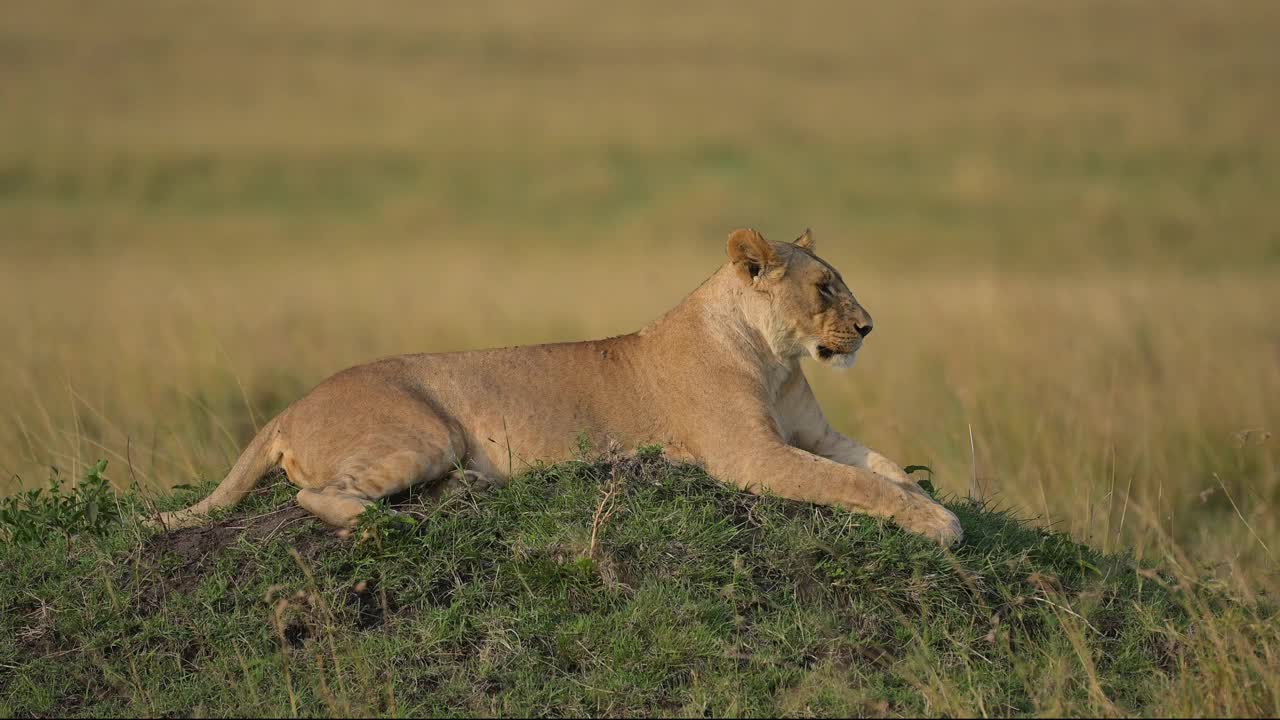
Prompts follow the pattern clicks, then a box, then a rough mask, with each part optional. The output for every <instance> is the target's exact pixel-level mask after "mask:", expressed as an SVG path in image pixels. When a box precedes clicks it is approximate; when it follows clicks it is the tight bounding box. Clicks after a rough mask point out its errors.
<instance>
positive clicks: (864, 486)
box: [707, 440, 964, 547]
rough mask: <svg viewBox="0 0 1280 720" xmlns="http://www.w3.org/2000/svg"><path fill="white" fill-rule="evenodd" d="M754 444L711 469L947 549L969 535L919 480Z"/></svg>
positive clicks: (712, 462) (716, 459) (711, 463)
mask: <svg viewBox="0 0 1280 720" xmlns="http://www.w3.org/2000/svg"><path fill="white" fill-rule="evenodd" d="M750 447H751V448H752V450H751V451H750V452H748V453H741V452H734V453H727V454H725V455H723V456H722V455H720V454H719V453H716V454H715V455H713V456H712V457H708V458H707V469H708V470H709V471H711V473H712V474H713V475H716V476H717V477H720V478H722V479H724V480H728V481H730V482H732V483H733V484H734V485H737V486H738V487H740V488H743V489H744V490H747V491H749V492H754V493H762V492H768V493H772V494H774V495H778V496H780V497H784V498H788V499H790V500H801V501H804V502H811V503H817V504H819V505H837V506H840V507H843V508H845V509H847V510H854V511H856V512H862V513H867V514H868V515H875V516H877V517H883V518H888V519H890V520H892V521H893V522H895V523H897V524H898V525H901V526H902V527H904V528H906V529H907V530H910V531H911V532H914V533H918V534H920V535H924V536H925V537H928V538H932V539H933V540H935V541H937V542H939V543H940V544H942V545H943V546H944V547H945V546H949V545H952V544H954V543H955V542H957V541H959V540H960V539H961V537H963V535H964V533H963V531H962V529H961V527H960V521H959V519H957V518H956V516H955V515H954V514H953V513H952V512H951V511H950V510H947V509H946V508H945V507H943V506H942V505H941V504H940V503H938V502H937V501H935V500H934V499H933V498H931V497H929V496H928V495H927V494H926V493H925V492H924V491H923V490H921V489H920V488H919V487H917V486H916V485H915V483H911V482H906V483H902V482H896V481H894V480H892V479H890V478H889V477H887V476H884V475H880V474H878V473H876V472H873V471H870V470H867V469H864V468H860V467H855V466H852V465H847V464H842V463H837V462H834V461H832V460H830V459H827V458H825V457H820V456H818V455H815V454H812V453H809V452H806V451H804V450H801V449H799V448H796V447H793V446H790V445H786V444H784V443H782V442H775V441H769V440H762V441H761V442H758V443H752V444H751V446H750ZM899 472H900V473H901V471H899ZM904 477H905V476H904Z"/></svg>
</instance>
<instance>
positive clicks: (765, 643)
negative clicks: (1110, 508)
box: [0, 455, 1280, 716]
mask: <svg viewBox="0 0 1280 720" xmlns="http://www.w3.org/2000/svg"><path fill="white" fill-rule="evenodd" d="M291 492H292V491H291V489H290V488H289V487H288V486H287V485H286V484H284V483H283V482H281V481H279V479H278V478H277V479H276V480H275V481H274V482H268V483H264V486H263V487H262V488H261V489H260V490H258V491H257V492H256V493H255V494H254V495H253V496H252V498H251V499H250V500H249V501H247V502H246V503H244V504H243V505H242V506H241V507H239V508H238V509H237V510H236V511H235V512H234V513H233V514H230V515H227V516H224V517H221V518H220V519H218V520H217V521H216V522H214V523H212V524H211V525H209V526H207V527H204V528H198V529H192V530H185V531H180V532H175V533H171V534H168V535H157V534H153V533H150V532H148V531H144V530H142V529H140V528H139V526H138V525H137V523H136V517H137V516H138V512H139V511H138V509H137V506H138V505H139V504H140V503H139V501H138V500H137V499H136V497H135V496H126V497H124V498H120V499H118V503H117V505H118V506H119V507H120V508H121V512H120V515H121V517H122V518H123V519H122V520H121V521H119V522H117V523H115V524H112V525H111V526H110V527H108V528H106V529H105V530H102V531H101V532H88V531H85V532H80V533H78V534H77V533H73V532H65V533H58V532H52V531H50V532H46V533H44V537H43V539H42V540H40V541H39V542H34V543H33V542H19V541H17V540H16V539H14V537H11V538H10V541H9V542H6V543H5V544H4V545H3V546H2V547H0V567H3V570H2V571H0V573H2V575H0V580H2V582H0V610H2V611H3V612H2V613H0V618H2V619H0V715H31V714H35V715H41V714H58V715H62V714H73V715H104V714H113V715H168V714H172V715H193V714H195V715H202V714H212V715H243V714H251V715H285V714H299V715H330V714H341V715H364V714H409V715H459V714H460V715H648V714H654V715H656V714H662V715H672V714H675V715H695V716H706V715H757V716H776V715H778V714H785V715H844V716H847V715H896V714H915V713H950V714H961V713H963V714H974V713H985V714H1029V713H1039V714H1044V713H1068V714H1086V713H1087V714H1157V713H1162V712H1168V711H1172V712H1175V713H1176V712H1179V711H1183V712H1185V711H1189V710H1190V709H1192V708H1205V707H1210V708H1214V709H1217V710H1221V711H1233V710H1234V711H1237V712H1248V711H1265V710H1266V709H1267V708H1268V707H1269V706H1268V705H1267V704H1266V703H1268V702H1272V703H1274V701H1275V698H1276V697H1277V696H1280V694H1277V692H1276V688H1275V682H1276V679H1275V674H1274V670H1275V667H1276V665H1275V662H1276V660H1275V658H1274V656H1272V655H1271V653H1272V652H1273V651H1274V649H1275V648H1276V643H1275V636H1276V631H1275V629H1274V626H1275V624H1276V623H1275V622H1274V621H1275V620H1276V617H1275V614H1274V612H1273V611H1272V610H1270V609H1269V608H1266V607H1259V606H1256V605H1246V604H1244V603H1240V602H1237V601H1234V600H1231V599H1230V598H1228V597H1227V596H1226V595H1224V594H1222V593H1220V592H1217V591H1215V590H1214V589H1212V588H1211V587H1206V586H1204V585H1202V584H1187V583H1186V582H1185V581H1181V580H1179V581H1175V580H1174V579H1172V578H1169V577H1166V576H1164V575H1162V574H1161V573H1160V572H1157V571H1155V570H1153V569H1150V568H1142V567H1138V566H1135V564H1134V563H1133V562H1132V561H1130V560H1129V559H1126V558H1123V557H1114V556H1103V555H1100V554H1099V553H1097V552H1095V551H1093V550H1091V549H1089V548H1088V547H1085V546H1082V545H1079V544H1076V543H1074V542H1072V541H1071V540H1070V539H1069V538H1067V537H1066V536H1064V535H1060V534H1055V533H1051V532H1046V531H1043V530H1040V529H1033V528H1030V527H1027V526H1025V525H1023V524H1020V523H1019V522H1017V521H1015V520H1014V519H1012V518H1010V517H1009V516H1008V515H1006V514H1003V513H1000V512H994V511H991V510H990V509H987V508H984V507H982V506H979V505H977V504H973V503H969V502H957V503H951V504H950V505H949V506H950V507H951V508H952V509H953V510H954V511H955V512H956V513H957V514H959V516H960V518H961V520H962V522H963V523H964V526H965V529H966V532H967V538H966V540H965V542H964V543H963V544H962V545H961V546H960V547H958V548H955V549H954V551H952V552H944V551H942V550H939V549H938V548H936V547H934V546H932V545H931V544H929V543H928V542H926V541H923V540H920V539H918V538H916V537H914V536H911V535H909V534H907V533H904V532H902V531H900V530H898V529H896V528H894V527H893V526H890V525H887V524H885V523H882V522H878V521H875V520H872V519H869V518H867V517H864V516H860V515H856V514H851V513H847V512H841V511H836V510H831V509H826V508H816V507H813V506H808V505H803V504H798V503H789V502H784V501H780V500H777V499H771V498H757V497H753V496H749V495H745V494H742V493H738V492H735V491H733V490H730V489H727V488H725V487H723V486H721V485H719V484H717V483H716V482H714V481H713V480H712V479H710V478H708V477H707V476H706V475H705V474H703V473H702V472H701V471H700V470H698V469H696V468H692V467H681V466H672V465H669V464H666V463H665V462H663V461H662V460H661V459H659V458H657V457H653V456H646V455H641V456H637V457H632V458H625V459H618V460H614V461H596V462H585V461H584V462H570V463H566V464H563V465H557V466H554V467H547V468H543V469H539V470H536V471H533V472H529V473H527V474H525V475H523V476H521V477H520V478H518V479H517V480H516V481H514V482H513V483H511V484H510V485H509V486H507V487H506V488H503V489H501V490H496V491H487V492H483V493H481V492H472V491H464V492H462V493H460V494H457V495H454V496H452V497H448V498H444V499H439V498H433V497H431V496H429V495H426V494H423V495H418V496H410V497H405V498H399V499H398V500H397V502H396V503H395V506H396V508H397V509H398V510H399V511H400V514H398V515H393V514H391V513H388V512H386V511H385V510H381V509H379V510H377V511H371V512H370V513H369V514H368V516H367V519H366V523H365V527H364V530H365V532H364V533H363V534H358V536H353V537H351V538H345V539H344V538H340V537H338V536H337V535H336V534H335V533H334V532H332V531H331V530H328V529H326V528H324V527H323V526H321V525H320V524H318V523H317V522H316V521H315V520H313V519H312V518H310V517H309V516H307V515H306V514H305V513H303V512H302V511H300V510H298V509H297V508H296V507H295V506H294V505H293V504H292V503H289V502H287V501H288V499H289V496H290V494H291ZM198 494H199V492H197V491H188V492H186V493H184V494H182V496H180V497H174V498H170V499H169V503H168V504H171V505H175V506H176V505H181V504H182V503H183V502H185V501H188V500H191V499H192V498H193V497H195V496H196V495H198ZM64 515H65V514H64ZM95 517H96V514H95ZM28 529H29V528H28ZM11 535H12V533H11ZM1225 627H1229V628H1232V632H1233V633H1234V634H1229V633H1223V632H1219V631H1220V630H1221V629H1222V628H1225ZM1214 633H1217V634H1216V635H1214ZM1210 636H1214V637H1216V638H1217V639H1216V640H1214V637H1210ZM1237 636H1239V637H1249V638H1252V640H1251V644H1250V645H1249V646H1247V647H1241V646H1240V643H1239V642H1235V641H1233V640H1232V638H1234V637H1237ZM1214 682H1217V683H1222V684H1230V685H1231V687H1230V688H1226V689H1215V688H1212V687H1209V684H1210V683H1214ZM1197 693H1199V695H1197ZM1204 693H1217V695H1214V696H1213V697H1216V698H1219V699H1218V700H1216V701H1215V702H1211V703H1203V704H1200V705H1194V704H1192V702H1193V701H1192V700H1191V698H1192V697H1193V696H1194V697H1199V696H1200V695H1203V694H1204ZM1233 703H1234V704H1233ZM1240 703H1245V704H1240Z"/></svg>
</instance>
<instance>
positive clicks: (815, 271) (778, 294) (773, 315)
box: [728, 229, 872, 368]
mask: <svg viewBox="0 0 1280 720" xmlns="http://www.w3.org/2000/svg"><path fill="white" fill-rule="evenodd" d="M813 249H814V241H813V235H812V234H811V233H810V232H809V231H808V230H805V231H804V234H802V235H801V236H800V237H798V238H796V240H795V241H794V242H790V243H782V242H773V241H770V240H765V239H764V237H762V236H761V235H760V233H758V232H756V231H755V230H750V229H742V230H735V231H734V232H733V233H731V234H730V235H729V247H728V250H729V260H730V262H731V264H732V266H733V269H734V272H735V276H736V279H737V281H738V282H740V283H742V288H743V292H742V293H741V294H740V296H741V298H742V303H743V310H744V312H745V314H746V316H747V317H748V318H749V319H750V321H751V322H752V323H753V324H754V325H755V326H756V329H758V330H759V331H760V332H761V334H762V335H763V336H764V337H765V339H766V341H767V342H768V343H769V345H770V347H772V349H773V351H774V352H775V353H777V354H778V355H779V356H782V357H788V358H790V357H797V356H800V355H803V354H805V353H808V354H809V355H810V356H812V357H813V358H814V359H816V360H818V361H819V362H822V363H824V364H827V365H832V366H835V367H841V368H846V367H849V366H850V365H852V364H853V359H854V355H855V354H856V353H857V352H858V349H859V348H860V347H862V339H863V338H864V337H866V336H867V335H869V334H870V333H871V327H872V323H871V315H870V314H869V313H868V312H867V311H866V309H865V308H863V307H862V305H860V304H858V301H857V299H855V298H854V297H853V293H852V292H850V291H849V287H848V286H847V285H845V283H844V278H842V277H841V276H840V273H839V271H837V270H836V269H835V268H834V267H832V266H831V264H830V263H828V262H826V261H825V260H823V259H822V258H820V257H818V256H817V255H815V254H814V250H813Z"/></svg>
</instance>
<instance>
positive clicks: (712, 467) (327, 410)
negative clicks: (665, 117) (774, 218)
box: [157, 229, 961, 545]
mask: <svg viewBox="0 0 1280 720" xmlns="http://www.w3.org/2000/svg"><path fill="white" fill-rule="evenodd" d="M728 253H729V262H727V263H726V264H725V265H724V266H722V267H721V268H720V269H719V270H717V271H716V273H715V274H714V275H712V276H711V277H710V278H709V279H708V280H707V281H705V282H704V283H702V285H701V286H700V287H698V288H697V289H696V290H694V291H693V292H692V293H691V294H690V295H689V296H688V297H686V298H685V299H684V300H683V301H682V302H681V303H680V304H679V305H677V306H676V307H675V308H674V309H672V310H671V311H669V312H668V313H666V314H665V315H663V316H662V317H661V318H659V319H657V320H656V321H654V322H653V323H651V324H650V325H649V326H648V327H646V328H644V329H643V330H641V331H639V332H637V333H632V334H630V335H622V336H619V337H613V338H608V339H606V340H593V341H588V342H573V343H557V344H552V345H536V346H532V347H517V348H502V349H496V350H477V351H472V352H454V353H441V354H425V355H402V356H399V357H392V358H387V359H383V360H378V361H375V362H372V363H369V364H367V365H360V366H357V367H353V368H350V369H348V370H344V371H342V372H340V373H338V374H336V375H334V376H333V377H330V378H329V379H328V380H325V381H324V382H322V383H320V385H319V386H317V387H316V388H315V389H314V390H312V391H311V392H310V393H308V394H307V395H305V396H304V397H303V398H302V399H300V400H298V401H296V402H294V403H293V404H292V405H290V406H289V407H288V408H287V409H286V410H285V411H284V412H282V413H280V414H279V415H278V416H276V417H275V418H274V419H272V420H271V421H270V422H268V423H267V424H266V426H265V427H263V428H262V431H261V432H259V433H258V435H257V437H255V438H254V439H253V441H252V442H250V443H249V446H248V448H246V449H245V451H244V453H243V454H242V455H241V456H240V459H239V460H238V461H237V462H236V464H235V467H233V468H232V469H231V472H230V473H229V474H228V475H227V477H226V479H224V480H223V481H222V483H221V484H220V485H218V487H217V488H216V489H215V490H214V491H213V493H212V494H210V495H209V497H207V498H205V499H204V500H202V501H201V502H199V503H196V504H195V505H194V506H192V507H190V508H187V509H185V510H180V511H178V512H172V513H165V514H163V515H161V516H160V517H159V518H158V523H157V524H162V525H163V526H165V527H169V528H175V527H182V526H187V525H194V524H198V523H200V522H201V521H202V520H203V518H204V517H205V516H206V515H207V514H208V513H209V511H210V510H212V509H214V508H219V507H227V506H230V505H233V504H235V503H236V502H238V501H239V500H240V499H241V498H242V497H243V496H244V495H245V494H246V493H247V492H248V491H249V490H250V489H251V488H252V487H253V486H254V485H255V484H256V483H257V481H258V480H259V479H260V478H261V477H262V476H263V475H264V474H265V473H266V472H267V471H268V470H270V469H271V468H273V467H277V466H279V467H283V468H284V470H285V472H286V473H287V474H288V477H289V481H290V482H292V483H293V484H295V485H297V486H298V487H299V488H301V490H300V491H299V492H298V503H299V504H300V505H302V507H304V508H306V509H307V510H309V511H310V512H311V513H313V514H315V515H316V516H318V517H319V518H320V519H322V520H324V521H325V522H327V523H330V524H332V525H336V526H342V527H350V526H352V525H353V524H354V523H355V520H356V518H357V516H359V515H360V514H361V513H362V512H364V510H365V508H366V507H368V506H369V505H370V503H372V502H373V501H375V500H377V499H378V498H382V497H386V496H388V495H391V494H393V493H396V492H399V491H401V490H404V489H405V488H407V487H409V486H410V485H413V484H415V483H437V482H440V483H446V484H448V483H456V482H458V481H459V478H461V477H467V478H471V479H474V480H476V481H486V480H489V479H492V480H500V479H502V478H505V477H506V476H509V475H510V474H511V473H512V471H513V468H514V464H515V463H516V462H521V463H524V462H528V461H530V460H533V459H543V460H549V461H555V460H559V459H564V458H568V457H571V456H572V455H573V452H574V449H575V444H576V443H575V439H576V438H577V437H578V436H579V434H580V433H582V432H584V431H585V432H586V433H587V434H588V436H589V437H596V438H600V437H605V438H609V439H610V440H611V441H612V442H614V443H617V444H620V445H621V446H622V447H623V448H635V447H638V446H640V445H642V444H650V443H655V442H656V443H661V444H662V446H663V447H664V448H665V452H666V454H667V456H668V457H671V458H673V459H677V460H685V461H694V462H700V463H702V464H703V465H704V467H705V468H706V469H707V471H708V472H710V473H711V474H712V475H714V476H715V477H718V478H721V479H723V480H726V481H728V482H730V483H732V484H733V485H736V486H737V487H739V488H742V489H744V490H747V491H749V492H756V493H762V492H769V493H772V494H774V495H778V496H781V497H784V498H789V499H792V500H801V501H804V502H811V503H818V504H821V505H838V506H840V507H844V508H847V509H850V510H855V511H858V512H863V513H867V514H870V515H876V516H879V517H885V518H891V519H892V520H893V521H894V522H896V523H897V524H898V525H901V526H902V527H904V528H906V529H908V530H910V531H912V532H915V533H919V534H921V535H925V536H927V537H930V538H933V539H934V540H936V541H938V542H940V543H942V544H943V545H950V544H951V543H954V542H956V541H957V540H959V539H960V537H961V528H960V522H959V521H958V520H957V519H956V516H955V515H953V514H952V513H951V512H949V511H948V510H947V509H946V508H944V507H943V506H942V505H940V504H938V503H937V502H934V501H933V499H931V498H930V497H929V496H928V495H927V494H925V493H924V492H923V491H922V490H921V489H920V488H919V487H918V486H917V485H916V484H915V483H914V482H912V481H911V479H910V478H909V477H907V475H906V474H905V473H903V471H902V470H901V469H900V468H899V467H898V466H897V465H895V464H894V463H893V462H891V461H890V460H888V459H886V458H885V457H884V456H882V455H880V454H878V453H875V452H873V451H871V450H868V449H867V448H865V447H863V446H862V445H859V444H858V443H856V442H854V441H853V440H850V439H849V438H847V437H845V436H844V435H841V434H840V433H838V432H836V431H835V430H834V429H832V428H831V426H830V425H828V424H827V421H826V419H825V418H823V416H822V410H821V409H819V407H818V403H817V401H816V400H815V399H814V396H813V393H812V391H811V390H810V389H809V383H808V382H807V381H806V380H805V376H804V373H803V372H802V371H801V369H800V358H801V357H802V356H804V355H809V356H810V357H813V358H815V359H816V360H818V361H819V362H822V363H825V364H827V365H832V366H836V367H841V368H845V367H849V366H850V365H852V364H853V359H854V355H855V354H856V353H857V351H858V349H859V348H860V347H861V346H862V342H863V338H865V337H866V336H867V335H868V334H870V332H871V327H872V324H871V316H870V315H869V314H868V313H867V311H866V310H865V309H863V307H862V306H861V305H859V304H858V301H857V300H855V299H854V297H853V293H851V292H850V291H849V288H848V286H847V285H845V281H844V278H842V277H841V276H840V273H839V272H838V271H836V269H835V268H833V267H832V266H831V265H830V264H829V263H827V262H825V261H824V260H822V259H821V258H819V257H818V256H817V255H815V254H814V240H813V236H812V235H811V234H810V232H809V231H808V230H806V231H805V232H804V234H803V235H801V236H800V237H799V238H798V239H796V240H795V241H794V242H791V243H780V242H771V241H769V240H765V239H764V237H762V236H761V235H760V233H758V232H756V231H755V230H749V229H742V230H735V231H734V232H733V233H732V234H730V235H729V244H728Z"/></svg>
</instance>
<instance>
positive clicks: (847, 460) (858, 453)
mask: <svg viewBox="0 0 1280 720" xmlns="http://www.w3.org/2000/svg"><path fill="white" fill-rule="evenodd" d="M813 452H814V454H815V455H821V456H822V457H824V458H827V459H829V460H834V461H835V462H838V463H840V464H841V465H849V466H852V467H856V468H862V469H863V470H870V471H871V472H873V473H875V474H877V475H881V476H883V477H886V478H889V479H890V480H892V481H894V482H896V483H898V484H900V485H910V486H912V487H915V486H916V482H915V481H914V480H912V479H911V476H910V475H907V473H906V472H904V471H903V469H902V468H901V467H899V466H898V464H897V463H895V462H894V461H892V460H890V459H889V458H887V457H885V456H883V455H881V454H880V453H878V452H876V451H875V450H872V449H870V448H868V447H865V446H863V445H860V444H859V443H857V442H855V441H853V440H851V439H849V438H847V437H845V436H844V435H841V434H840V433H838V432H836V431H835V430H833V429H830V428H828V429H827V432H826V433H825V434H824V435H823V436H822V438H821V439H820V440H819V441H818V443H817V445H816V446H815V447H814V448H813Z"/></svg>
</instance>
